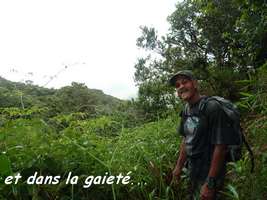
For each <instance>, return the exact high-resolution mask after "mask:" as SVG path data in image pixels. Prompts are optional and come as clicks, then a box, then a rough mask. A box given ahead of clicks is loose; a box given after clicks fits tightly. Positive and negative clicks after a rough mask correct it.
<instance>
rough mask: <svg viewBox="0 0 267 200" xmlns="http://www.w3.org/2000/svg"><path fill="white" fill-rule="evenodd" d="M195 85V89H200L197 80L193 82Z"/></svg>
mask: <svg viewBox="0 0 267 200" xmlns="http://www.w3.org/2000/svg"><path fill="white" fill-rule="evenodd" d="M193 85H194V88H196V89H197V88H198V81H197V80H193Z"/></svg>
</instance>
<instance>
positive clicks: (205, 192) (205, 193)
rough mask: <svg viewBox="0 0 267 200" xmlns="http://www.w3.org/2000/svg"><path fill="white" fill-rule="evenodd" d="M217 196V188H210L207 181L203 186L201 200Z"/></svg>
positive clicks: (211, 199)
mask: <svg viewBox="0 0 267 200" xmlns="http://www.w3.org/2000/svg"><path fill="white" fill-rule="evenodd" d="M214 197H215V189H209V188H208V185H207V183H205V184H204V185H203V186H202V187H201V191H200V199H201V200H213V199H214Z"/></svg>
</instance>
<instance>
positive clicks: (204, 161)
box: [179, 97, 239, 182]
mask: <svg viewBox="0 0 267 200" xmlns="http://www.w3.org/2000/svg"><path fill="white" fill-rule="evenodd" d="M205 98H206V97H202V98H201V99H200V100H199V101H198V102H196V103H195V104H194V105H188V104H187V105H186V106H185V109H184V110H183V111H182V113H181V117H182V119H181V124H180V128H179V133H180V134H181V135H182V136H183V137H184V141H185V148H186V154H187V158H188V159H187V161H188V168H189V171H190V177H191V180H198V181H201V182H204V181H205V179H206V177H207V175H208V172H209V168H210V163H211V159H212V155H213V150H214V145H216V144H226V145H234V144H238V141H239V140H238V138H235V135H236V134H233V129H232V126H231V121H230V119H229V118H228V117H227V115H226V114H225V112H224V111H223V109H222V108H221V105H220V103H219V102H217V101H216V100H209V101H207V103H206V104H205V108H204V110H203V111H202V112H200V104H202V105H203V102H202V101H205ZM224 174H225V166H224V169H222V170H221V172H220V173H219V175H218V178H219V177H221V179H223V177H224Z"/></svg>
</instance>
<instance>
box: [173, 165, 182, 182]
mask: <svg viewBox="0 0 267 200" xmlns="http://www.w3.org/2000/svg"><path fill="white" fill-rule="evenodd" d="M180 179H181V170H180V169H179V168H177V167H175V168H174V170H173V171H172V180H173V181H175V182H176V183H179V182H180Z"/></svg>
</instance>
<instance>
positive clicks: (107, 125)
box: [0, 0, 267, 200]
mask: <svg viewBox="0 0 267 200" xmlns="http://www.w3.org/2000/svg"><path fill="white" fill-rule="evenodd" d="M264 2H265V1H261V0H258V1H249V0H222V1H213V0H208V1H206V0H205V1H204V0H185V1H184V2H182V3H177V7H176V10H175V11H174V12H173V13H172V14H171V13H170V16H169V18H168V21H169V23H170V26H171V28H170V31H169V33H168V34H166V35H165V36H163V37H161V38H159V36H158V35H157V31H156V30H155V29H154V28H149V27H146V26H143V27H141V30H142V35H141V36H140V37H139V38H138V39H137V46H139V47H140V48H144V49H146V50H147V52H148V56H147V57H142V58H139V59H138V60H137V62H136V65H135V68H136V72H135V81H136V83H137V85H138V86H139V94H138V98H137V99H135V100H130V101H123V100H119V99H117V98H114V97H111V96H108V95H105V94H104V93H103V92H102V91H99V90H93V89H89V88H87V87H86V86H85V85H84V84H82V83H75V82H74V83H72V85H71V86H66V87H63V88H61V89H58V90H56V89H47V88H43V87H38V86H35V85H32V84H31V82H28V83H27V84H23V83H15V82H11V81H8V80H5V79H3V78H0V91H1V92H0V175H1V180H0V199H8V200H12V199H14V200H27V199H33V200H46V199H51V200H57V199H58V200H70V199H72V200H85V199H96V200H101V199H130V200H137V199H138V200H139V199H151V200H152V199H161V200H172V199H185V198H186V196H187V190H186V185H187V172H186V170H185V171H184V175H183V177H182V182H181V183H180V185H175V184H169V181H168V175H169V172H170V171H171V169H172V168H173V167H174V165H175V161H176V158H177V155H178V150H179V148H178V147H179V142H180V138H179V137H178V134H177V133H176V129H177V125H178V124H179V115H178V113H179V111H180V109H181V106H182V105H181V103H180V102H179V100H178V98H177V97H176V96H175V94H174V89H173V88H171V87H169V86H168V84H167V81H168V78H169V77H170V75H171V74H172V73H173V72H175V71H177V70H180V69H184V68H187V69H191V70H193V71H194V72H195V73H196V74H197V76H198V77H199V79H200V80H201V81H200V83H201V84H200V86H201V90H202V93H203V94H207V95H219V96H224V97H226V98H229V99H231V100H232V101H234V102H235V103H236V104H237V105H238V107H239V108H240V110H241V111H242V120H243V121H242V125H243V127H244V130H245V134H246V137H247V138H248V141H249V143H250V144H251V146H252V149H253V151H254V153H255V160H256V163H255V164H256V165H255V172H254V173H253V174H250V172H249V171H250V161H249V155H248V153H247V152H245V151H244V159H242V160H240V161H239V162H237V163H229V165H228V168H229V173H228V175H227V181H226V187H225V190H224V191H223V193H224V196H225V199H228V200H232V199H241V200H243V199H246V200H247V199H249V200H250V199H251V200H254V199H259V200H261V199H267V192H266V191H267V190H266V189H267V184H266V182H267V178H266V174H267V168H266V167H265V166H266V164H267V153H266V152H267V151H266V150H267V118H266V114H267V90H266V88H267V46H266V44H267V42H266V40H267V38H266V35H267V32H266V30H267V4H266V3H264ZM35 172H38V176H60V181H59V183H58V184H55V185H53V184H33V185H30V184H27V183H26V181H27V178H28V177H29V176H31V175H33V174H34V173H35ZM69 172H72V176H78V178H79V181H78V183H77V184H74V185H71V184H66V180H67V176H68V173H69ZM128 172H130V177H131V179H130V183H129V184H92V185H91V186H90V187H88V188H83V185H84V181H85V179H86V178H87V177H88V176H90V175H93V176H105V175H118V174H119V173H122V174H123V175H126V174H127V173H128ZM18 173H20V175H21V176H22V178H21V179H20V180H19V181H18V183H17V184H10V185H9V184H5V183H4V180H5V178H6V177H8V176H10V175H13V176H15V175H16V174H18Z"/></svg>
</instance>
